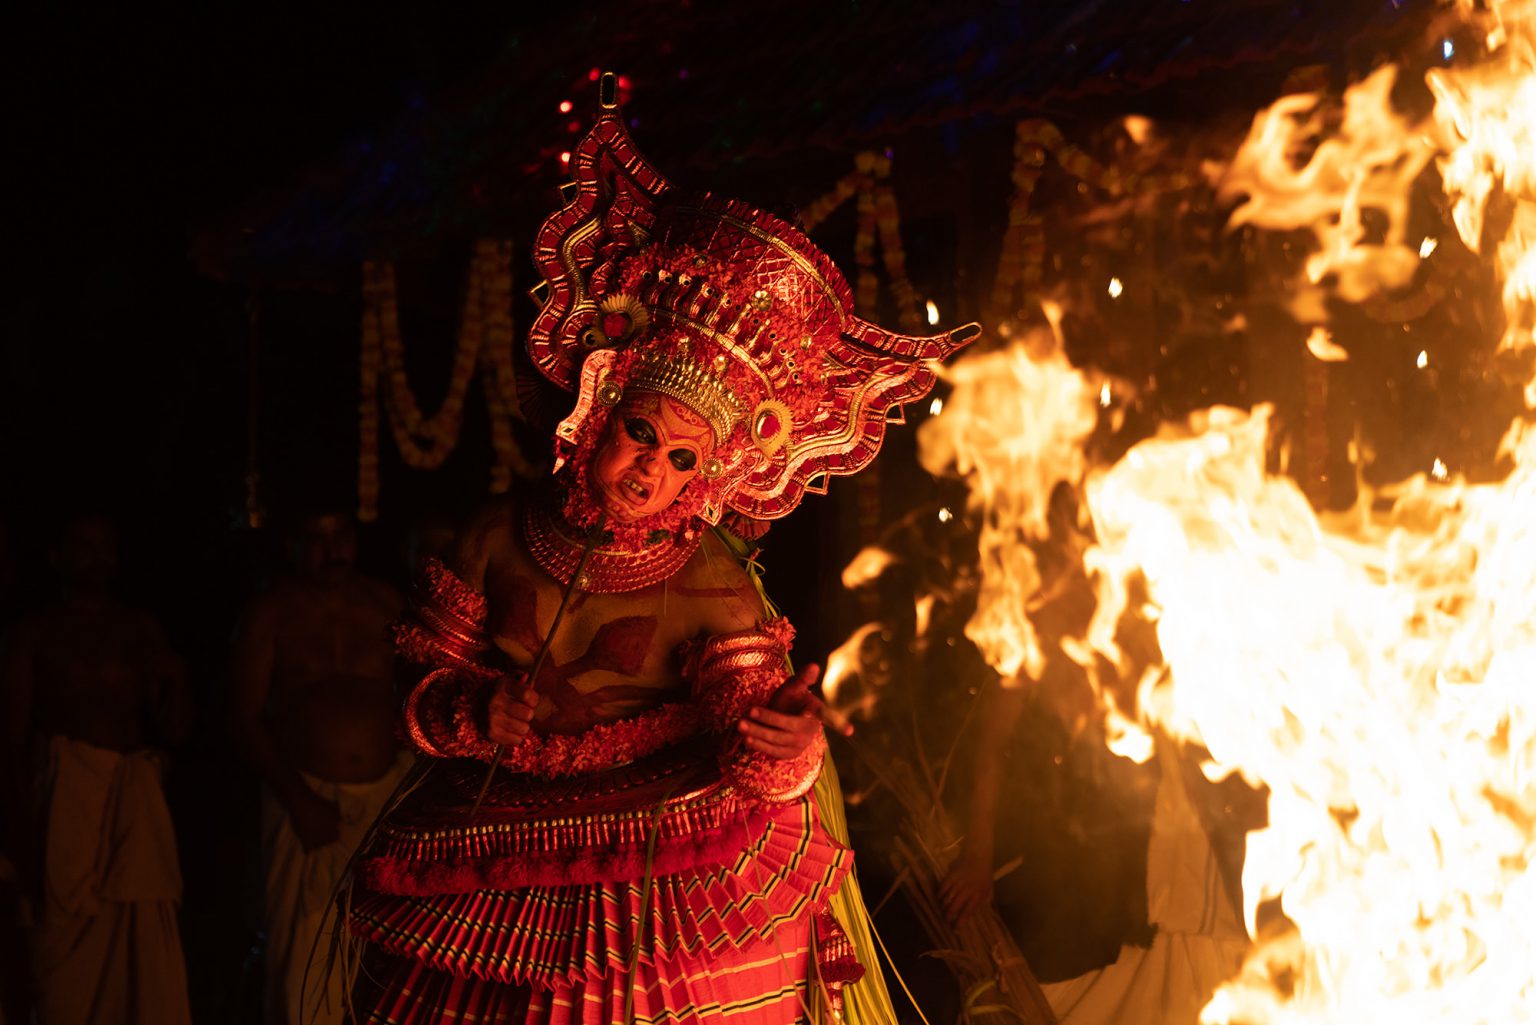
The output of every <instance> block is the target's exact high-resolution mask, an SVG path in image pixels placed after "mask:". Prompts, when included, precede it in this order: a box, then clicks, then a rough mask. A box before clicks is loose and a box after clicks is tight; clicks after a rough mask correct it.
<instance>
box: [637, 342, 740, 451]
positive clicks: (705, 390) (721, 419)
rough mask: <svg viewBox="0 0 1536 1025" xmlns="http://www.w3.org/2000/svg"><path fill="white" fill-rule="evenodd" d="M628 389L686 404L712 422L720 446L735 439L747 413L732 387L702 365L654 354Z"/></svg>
mask: <svg viewBox="0 0 1536 1025" xmlns="http://www.w3.org/2000/svg"><path fill="white" fill-rule="evenodd" d="M625 387H626V388H634V389H636V390H638V391H649V392H655V393H657V394H658V395H666V396H668V397H669V398H673V399H676V400H677V401H679V402H681V403H684V404H685V405H687V406H688V407H689V408H690V409H693V410H696V411H697V412H698V413H699V415H701V416H703V417H704V419H706V420H708V421H709V426H710V429H711V430H713V431H714V432H715V443H716V444H719V443H721V442H723V441H725V439H727V438H729V437H730V436H731V433H732V432H733V431H735V429H736V425H737V424H738V423H740V422H741V420H742V417H743V413H742V409H741V402H740V401H739V400H738V399H737V398H736V396H735V394H734V393H732V391H731V389H730V387H729V386H728V385H727V384H726V383H725V382H724V381H722V380H720V379H719V378H718V377H716V376H715V375H714V374H712V373H710V372H709V370H708V368H706V367H705V366H704V365H703V364H701V363H696V362H694V361H693V360H692V359H690V358H688V357H686V356H682V357H673V356H667V355H663V354H662V353H657V352H651V353H646V354H645V355H643V356H641V357H640V360H639V362H638V363H637V364H636V365H635V369H634V371H633V372H632V373H631V374H630V375H629V380H628V381H626V382H625Z"/></svg>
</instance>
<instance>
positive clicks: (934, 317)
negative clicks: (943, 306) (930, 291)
mask: <svg viewBox="0 0 1536 1025" xmlns="http://www.w3.org/2000/svg"><path fill="white" fill-rule="evenodd" d="M925 305H926V306H927V308H928V309H927V312H928V323H929V324H937V323H938V322H939V308H938V306H937V305H935V303H934V301H933V300H932V299H929V300H928V302H927V303H926V304H925Z"/></svg>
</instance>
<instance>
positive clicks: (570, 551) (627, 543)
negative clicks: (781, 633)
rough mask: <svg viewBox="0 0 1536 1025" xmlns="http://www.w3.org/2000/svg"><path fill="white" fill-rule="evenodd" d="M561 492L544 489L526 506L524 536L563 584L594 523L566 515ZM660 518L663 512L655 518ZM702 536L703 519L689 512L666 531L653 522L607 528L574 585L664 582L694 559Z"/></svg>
mask: <svg viewBox="0 0 1536 1025" xmlns="http://www.w3.org/2000/svg"><path fill="white" fill-rule="evenodd" d="M561 504H563V503H561V502H560V500H559V497H558V494H546V495H545V496H543V497H542V500H540V499H535V500H534V501H531V502H528V503H527V504H526V505H524V507H523V517H522V530H523V541H524V543H525V544H526V545H527V547H528V554H529V555H531V556H532V557H533V561H534V562H536V563H538V564H539V567H540V568H541V569H543V570H544V572H546V573H548V574H549V575H550V576H551V577H553V578H554V579H555V580H556V581H558V582H559V583H560V584H561V585H566V584H569V583H570V582H571V577H572V575H573V574H574V573H575V572H576V567H577V565H578V564H580V562H581V553H582V550H583V549H584V548H585V547H586V540H587V537H588V536H589V530H590V528H587V527H580V526H577V525H575V524H573V523H571V522H570V520H569V519H568V518H567V517H566V516H565V515H562V511H563V510H560V509H558V506H559V505H561ZM652 519H657V520H659V519H660V517H652ZM703 539H704V527H703V523H702V522H701V521H700V520H698V519H697V518H696V517H690V518H689V519H688V520H687V521H686V522H685V523H684V524H683V525H682V526H681V527H679V528H675V529H672V530H668V529H666V528H664V527H660V526H657V525H655V524H652V523H650V522H649V521H646V520H642V521H641V522H640V523H632V524H621V525H616V526H614V527H613V528H610V529H605V530H604V531H603V532H602V534H601V536H600V538H599V540H598V543H597V547H595V548H594V549H593V550H592V554H591V556H590V557H589V558H588V559H587V565H586V568H585V569H583V570H582V574H581V575H582V578H583V579H581V580H578V581H577V582H576V586H577V587H578V588H579V589H580V590H583V591H587V592H589V593H592V594H617V593H622V592H626V591H638V590H641V589H642V588H646V587H651V586H654V585H656V584H659V583H661V582H662V581H663V580H666V579H667V578H668V577H670V576H672V575H673V574H674V573H676V572H677V571H678V570H680V569H682V568H683V566H684V565H685V564H686V563H687V562H688V560H689V559H691V558H693V553H694V552H696V551H698V550H699V544H700V542H702V541H703Z"/></svg>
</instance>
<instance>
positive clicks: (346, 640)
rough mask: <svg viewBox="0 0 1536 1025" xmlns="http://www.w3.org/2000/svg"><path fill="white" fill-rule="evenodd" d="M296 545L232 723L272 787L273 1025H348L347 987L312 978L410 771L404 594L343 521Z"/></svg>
mask: <svg viewBox="0 0 1536 1025" xmlns="http://www.w3.org/2000/svg"><path fill="white" fill-rule="evenodd" d="M285 540H286V541H287V544H288V548H289V570H290V572H289V573H288V574H287V575H286V576H284V577H283V578H282V579H280V580H279V581H278V582H277V583H276V584H275V585H274V586H273V587H272V589H271V590H270V591H268V592H267V593H265V594H263V595H261V596H260V597H258V598H256V599H255V600H254V601H253V602H251V604H250V606H249V607H248V608H247V610H246V614H245V617H244V620H243V623H242V625H241V628H240V632H239V637H238V638H237V641H236V646H235V661H234V695H233V701H232V705H231V713H232V718H233V722H232V728H233V732H234V736H235V739H236V743H237V744H238V745H239V747H240V749H241V751H242V753H243V754H244V755H245V757H246V758H248V759H249V760H250V762H251V763H252V765H254V766H255V768H256V770H257V772H258V773H259V774H260V775H261V778H262V781H263V782H264V783H265V784H266V786H265V789H264V792H263V796H262V856H263V861H264V863H265V870H266V904H265V906H266V916H265V917H266V930H267V948H266V967H267V1001H266V1002H267V1020H268V1021H269V1022H274V1023H286V1025H299V1023H300V1022H301V1021H302V1022H304V1023H305V1025H308V1023H310V1022H317V1023H320V1022H340V1021H341V1020H342V1007H341V1000H340V988H339V979H337V980H336V982H333V983H332V984H331V985H330V987H329V988H327V986H326V982H325V980H326V973H325V972H324V971H320V970H316V971H313V972H310V973H309V982H308V987H307V990H306V989H304V976H305V969H306V967H307V965H308V964H309V959H310V953H311V950H312V949H316V948H317V945H316V935H317V934H318V932H319V930H320V928H321V925H322V923H323V922H324V920H325V914H326V910H327V908H328V907H329V906H330V900H331V895H332V891H333V890H334V889H335V886H336V883H337V880H339V879H340V877H341V874H342V871H343V869H344V868H345V866H346V863H347V860H348V858H350V857H351V854H352V851H353V849H354V848H355V847H356V846H357V844H358V842H359V840H361V839H362V835H363V833H364V832H365V831H366V830H367V829H368V827H369V825H371V824H372V822H373V819H374V817H375V815H377V814H378V811H379V808H380V807H381V805H382V804H383V802H384V801H385V799H387V798H388V796H389V795H390V793H391V792H392V791H393V790H394V788H395V785H396V783H397V782H398V781H399V778H400V776H401V775H402V774H403V773H404V771H405V769H406V768H407V767H408V766H409V762H410V759H409V756H408V755H406V754H404V753H403V752H402V751H401V750H400V749H399V748H398V747H397V745H396V742H395V729H396V724H397V722H398V721H399V704H398V702H397V701H396V698H395V689H394V676H393V674H394V655H393V651H392V649H391V647H390V643H389V640H388V637H387V636H386V630H387V628H388V626H389V623H390V621H391V620H392V619H393V618H394V617H395V616H396V615H397V614H398V613H399V611H400V607H401V601H400V597H399V595H398V594H396V592H395V591H394V589H393V588H391V587H390V586H389V585H387V584H384V583H382V582H380V581H377V580H373V579H371V578H369V577H366V576H363V575H362V574H360V573H359V572H358V571H357V568H356V563H357V537H356V531H355V528H354V526H353V523H352V520H351V517H350V516H349V515H348V514H346V513H344V512H341V511H332V510H326V511H317V512H312V513H310V514H307V515H305V516H303V517H302V518H300V519H298V520H297V521H296V522H295V523H294V524H293V525H292V528H291V529H290V531H289V534H288V537H287V538H286V539H285ZM325 948H326V944H325V943H324V942H321V943H320V944H319V945H318V949H319V950H320V951H321V952H323V951H324V950H325ZM306 993H307V996H306V995H304V994H306ZM301 1010H302V1014H301V1013H300V1012H301Z"/></svg>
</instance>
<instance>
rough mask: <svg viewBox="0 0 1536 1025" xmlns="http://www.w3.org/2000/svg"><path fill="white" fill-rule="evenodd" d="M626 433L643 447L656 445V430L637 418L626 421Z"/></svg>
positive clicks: (633, 417)
mask: <svg viewBox="0 0 1536 1025" xmlns="http://www.w3.org/2000/svg"><path fill="white" fill-rule="evenodd" d="M624 433H625V434H628V435H629V436H630V437H631V438H633V439H634V440H635V441H638V442H639V443H640V444H642V445H654V444H656V429H655V428H654V427H652V426H651V425H650V424H649V423H648V422H647V421H645V420H642V419H640V418H639V417H637V416H632V417H630V418H629V419H628V420H625V421H624Z"/></svg>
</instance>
